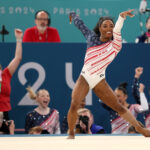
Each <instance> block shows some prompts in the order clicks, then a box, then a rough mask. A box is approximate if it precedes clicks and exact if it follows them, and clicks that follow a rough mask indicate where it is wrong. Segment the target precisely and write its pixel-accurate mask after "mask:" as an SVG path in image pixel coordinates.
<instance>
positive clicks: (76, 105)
mask: <svg viewBox="0 0 150 150" xmlns="http://www.w3.org/2000/svg"><path fill="white" fill-rule="evenodd" d="M79 106H80V102H79V101H78V100H76V99H72V102H71V110H72V111H77V110H78V109H79Z"/></svg>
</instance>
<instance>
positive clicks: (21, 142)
mask: <svg viewBox="0 0 150 150" xmlns="http://www.w3.org/2000/svg"><path fill="white" fill-rule="evenodd" d="M66 137H67V136H47V135H46V136H44V135H41V136H26V135H15V136H0V150H149V149H150V138H145V137H143V136H141V135H136V136H135V135H130V136H121V135H119V136H114V135H113V136H112V135H96V136H93V135H91V136H80V135H78V136H76V138H75V139H73V140H68V139H66Z"/></svg>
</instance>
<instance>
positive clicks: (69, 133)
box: [67, 132, 75, 139]
mask: <svg viewBox="0 0 150 150" xmlns="http://www.w3.org/2000/svg"><path fill="white" fill-rule="evenodd" d="M67 139H75V133H74V132H68V137H67Z"/></svg>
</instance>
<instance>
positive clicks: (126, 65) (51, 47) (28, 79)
mask: <svg viewBox="0 0 150 150" xmlns="http://www.w3.org/2000/svg"><path fill="white" fill-rule="evenodd" d="M85 50H86V44H85V43H76V44H73V43H69V44H67V43H61V44H55V43H49V44H48V43H45V44H44V43H41V44H40V43H26V44H23V60H22V62H21V64H20V66H19V68H18V70H17V71H16V73H15V74H14V76H13V78H12V82H11V85H12V93H11V104H12V111H11V113H10V115H11V118H12V119H14V120H15V124H16V128H24V121H25V120H24V119H25V115H26V113H27V112H28V111H31V110H32V109H34V108H35V107H36V106H35V105H34V103H33V101H32V100H30V99H29V98H28V96H27V95H26V94H27V93H26V87H27V86H28V85H31V86H32V87H33V89H34V90H37V89H39V88H45V89H47V90H48V91H49V92H50V97H51V102H50V107H53V108H56V109H57V110H58V111H59V112H60V121H62V120H63V116H65V115H66V114H67V112H68V109H69V105H70V98H71V92H72V88H73V86H74V83H75V81H76V80H77V78H78V76H79V73H80V71H81V68H82V65H83V60H84V55H85ZM14 52H15V43H7V44H0V64H2V65H3V68H4V67H6V66H7V65H8V62H10V61H11V59H12V58H13V56H14ZM149 56H150V45H149V44H145V45H144V44H138V45H136V44H123V48H122V50H121V52H120V53H119V54H118V56H117V57H116V59H115V60H114V61H113V62H112V64H110V66H109V67H108V68H107V71H106V80H107V81H108V83H109V84H110V86H111V87H112V88H113V89H114V88H115V87H116V86H118V85H119V83H120V82H122V81H127V82H128V83H129V86H128V92H129V98H128V102H129V103H135V101H134V99H133V97H132V94H131V85H132V80H133V76H134V72H135V71H134V70H135V67H138V66H142V67H144V73H143V75H142V77H141V81H142V82H143V83H144V84H145V86H146V89H145V92H146V95H147V97H148V98H149V96H148V87H149V85H150V81H149V75H150V69H149V64H150V63H149ZM86 101H87V106H86V107H87V108H89V109H90V110H91V111H92V113H93V114H94V118H95V123H97V124H100V125H102V126H104V128H105V129H106V131H107V132H110V124H109V113H108V112H107V111H106V110H104V109H103V108H102V107H101V106H100V104H99V102H98V98H97V97H96V96H95V95H94V93H91V92H89V94H88V97H87V100H86Z"/></svg>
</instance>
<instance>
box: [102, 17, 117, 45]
mask: <svg viewBox="0 0 150 150" xmlns="http://www.w3.org/2000/svg"><path fill="white" fill-rule="evenodd" d="M113 28H114V24H113V22H112V21H111V20H104V21H103V22H102V24H101V25H100V27H99V31H100V34H101V36H100V40H101V41H102V42H105V41H108V40H111V39H112V36H113Z"/></svg>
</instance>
